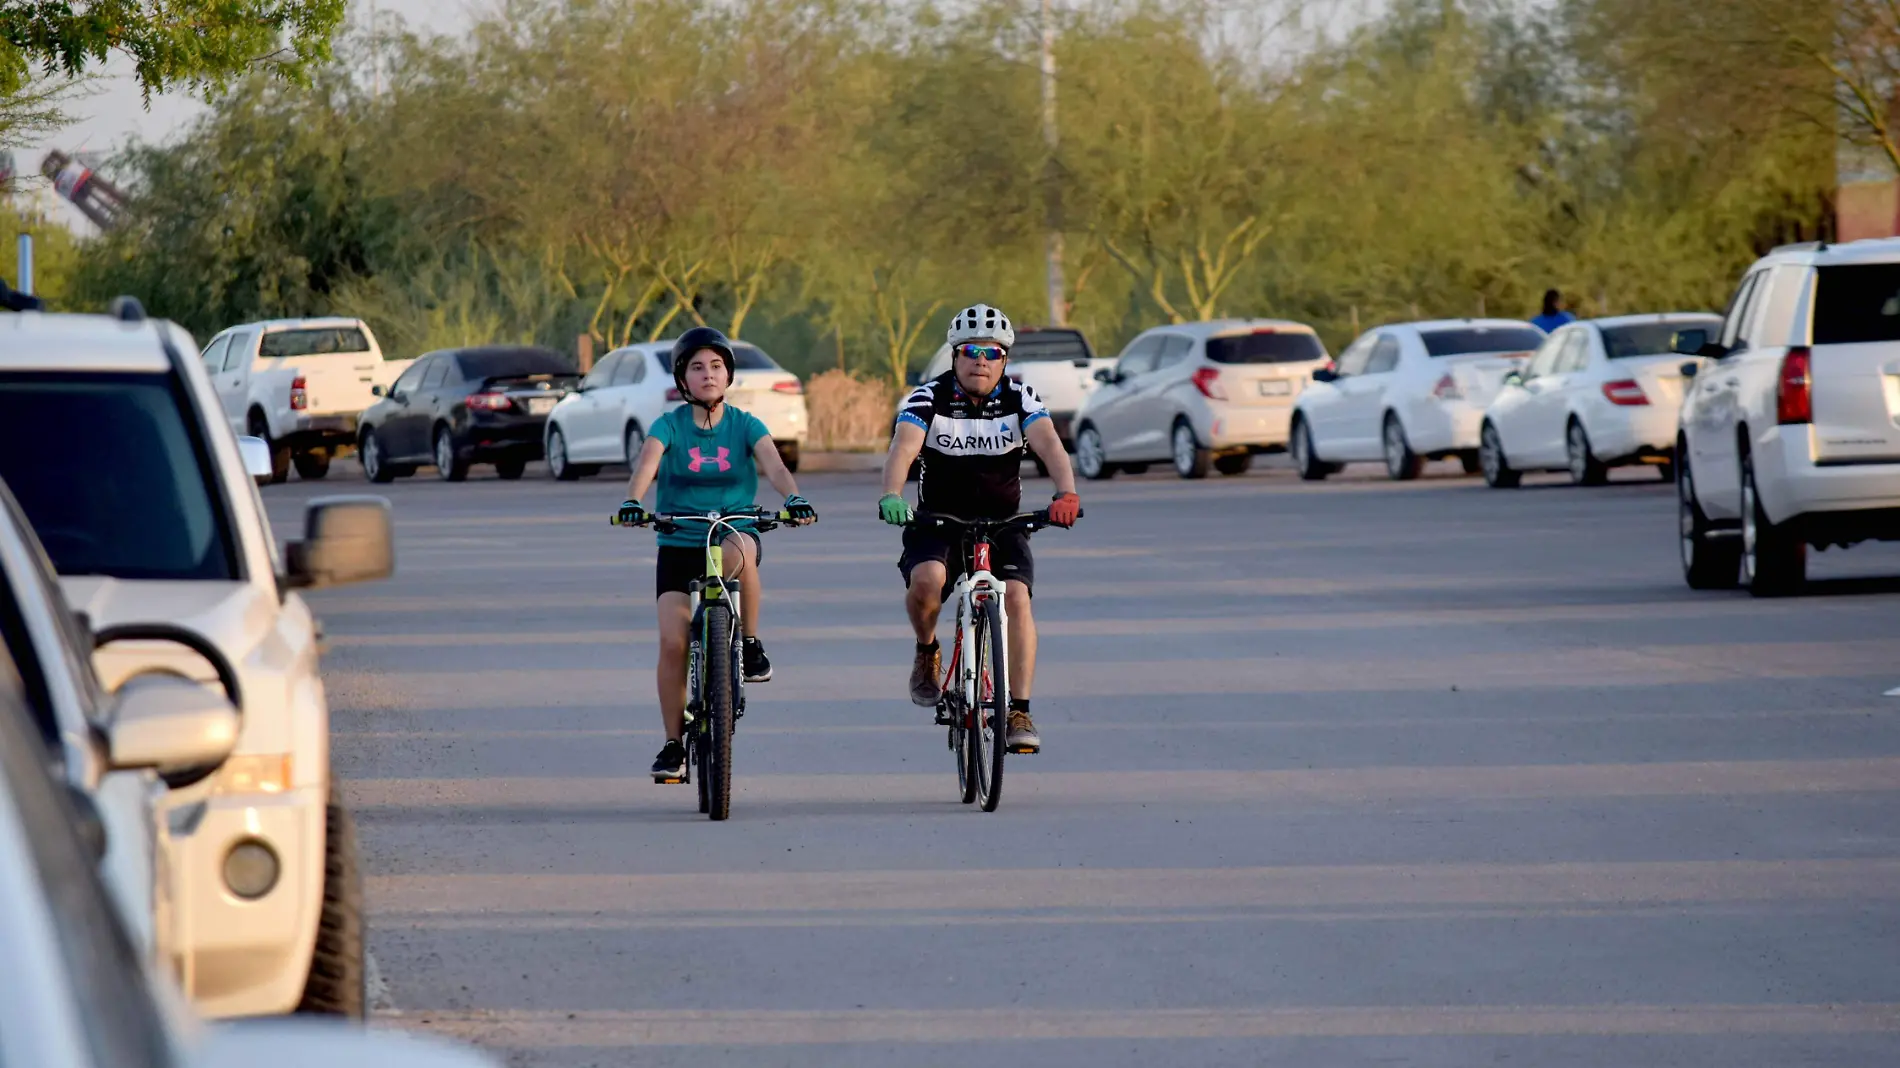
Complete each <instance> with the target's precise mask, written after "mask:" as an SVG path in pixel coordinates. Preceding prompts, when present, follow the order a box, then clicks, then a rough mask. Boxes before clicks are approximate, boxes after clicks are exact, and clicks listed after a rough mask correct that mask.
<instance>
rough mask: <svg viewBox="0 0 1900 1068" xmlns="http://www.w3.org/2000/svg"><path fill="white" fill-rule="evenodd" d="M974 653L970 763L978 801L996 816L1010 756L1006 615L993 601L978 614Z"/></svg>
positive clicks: (994, 599) (991, 599)
mask: <svg viewBox="0 0 1900 1068" xmlns="http://www.w3.org/2000/svg"><path fill="white" fill-rule="evenodd" d="M972 637H973V638H975V639H976V641H975V646H976V648H975V649H973V650H972V652H973V653H974V654H975V659H974V660H972V661H971V664H973V665H974V666H975V667H976V714H975V715H973V716H971V717H970V723H971V730H970V741H969V745H970V749H971V761H970V763H971V764H972V765H973V767H974V769H975V772H976V775H975V778H976V799H977V801H978V802H979V803H980V804H982V806H983V811H985V812H995V811H996V806H997V805H998V804H1001V803H1002V800H1003V755H1004V754H1005V753H1007V752H1009V651H1008V649H1006V648H1005V647H1004V644H1003V612H1002V608H1001V607H1000V606H998V605H997V603H996V598H995V597H994V596H992V597H990V598H989V599H988V600H986V601H984V602H983V607H982V608H981V609H979V610H978V615H977V619H976V627H975V633H974V634H973V635H972Z"/></svg>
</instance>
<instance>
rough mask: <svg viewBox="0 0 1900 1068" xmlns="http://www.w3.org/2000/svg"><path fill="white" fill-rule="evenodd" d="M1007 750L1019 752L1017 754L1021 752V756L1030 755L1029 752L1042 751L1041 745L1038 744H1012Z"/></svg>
mask: <svg viewBox="0 0 1900 1068" xmlns="http://www.w3.org/2000/svg"><path fill="white" fill-rule="evenodd" d="M1009 751H1010V752H1012V753H1019V754H1021V755H1023V756H1029V755H1031V754H1033V753H1040V752H1042V746H1039V745H1012V746H1010V747H1009Z"/></svg>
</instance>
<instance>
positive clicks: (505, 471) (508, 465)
mask: <svg viewBox="0 0 1900 1068" xmlns="http://www.w3.org/2000/svg"><path fill="white" fill-rule="evenodd" d="M527 470H528V461H526V460H496V461H495V476H496V477H497V478H500V479H501V480H502V481H503V482H513V481H515V480H516V479H518V478H520V477H521V476H522V473H523V472H525V471H527Z"/></svg>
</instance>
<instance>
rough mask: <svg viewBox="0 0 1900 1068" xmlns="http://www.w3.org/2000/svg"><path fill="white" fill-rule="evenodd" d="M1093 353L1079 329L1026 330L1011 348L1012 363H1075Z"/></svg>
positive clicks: (1019, 335) (1018, 336) (1017, 337)
mask: <svg viewBox="0 0 1900 1068" xmlns="http://www.w3.org/2000/svg"><path fill="white" fill-rule="evenodd" d="M1093 355H1094V353H1092V352H1090V351H1089V343H1088V341H1087V340H1086V339H1084V338H1083V337H1082V333H1081V331H1079V330H1035V331H1026V332H1024V333H1021V334H1017V335H1016V344H1015V345H1014V346H1012V347H1011V348H1010V350H1009V359H1010V362H1011V363H1056V362H1059V361H1066V362H1069V363H1073V362H1075V361H1076V360H1086V359H1089V358H1090V357H1092V356H1093Z"/></svg>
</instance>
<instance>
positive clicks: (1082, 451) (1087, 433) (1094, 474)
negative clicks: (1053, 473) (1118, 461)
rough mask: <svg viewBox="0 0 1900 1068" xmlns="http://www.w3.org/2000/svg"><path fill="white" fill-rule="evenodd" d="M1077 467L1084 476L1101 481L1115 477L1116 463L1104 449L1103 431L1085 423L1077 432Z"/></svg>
mask: <svg viewBox="0 0 1900 1068" xmlns="http://www.w3.org/2000/svg"><path fill="white" fill-rule="evenodd" d="M1075 469H1076V471H1077V472H1079V473H1080V474H1081V476H1082V477H1083V478H1086V479H1091V480H1094V481H1100V480H1102V479H1105V478H1114V477H1115V465H1114V464H1111V463H1109V462H1108V457H1107V453H1105V452H1104V451H1103V450H1102V435H1101V432H1100V431H1098V430H1096V429H1095V428H1094V427H1092V426H1087V425H1084V426H1083V427H1082V429H1081V430H1078V431H1076V434H1075Z"/></svg>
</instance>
